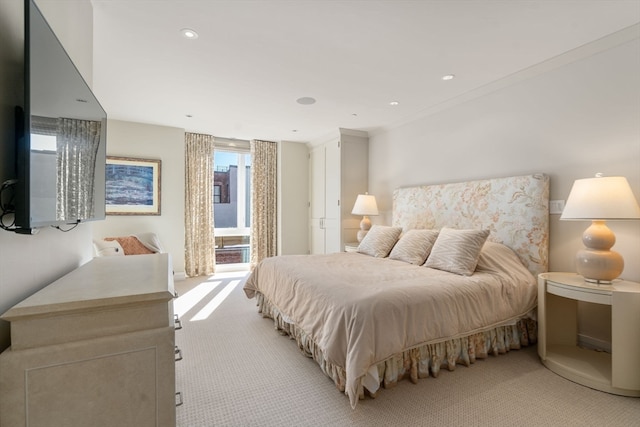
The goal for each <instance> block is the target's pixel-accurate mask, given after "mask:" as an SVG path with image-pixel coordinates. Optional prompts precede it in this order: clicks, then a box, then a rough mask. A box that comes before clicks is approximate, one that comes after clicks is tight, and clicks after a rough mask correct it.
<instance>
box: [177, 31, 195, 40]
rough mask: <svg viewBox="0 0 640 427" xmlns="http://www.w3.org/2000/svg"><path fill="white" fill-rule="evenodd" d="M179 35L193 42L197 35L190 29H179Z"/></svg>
mask: <svg viewBox="0 0 640 427" xmlns="http://www.w3.org/2000/svg"><path fill="white" fill-rule="evenodd" d="M180 34H182V36H183V37H185V38H187V39H190V40H195V39H197V38H198V33H196V32H195V30H192V29H191V28H183V29H181V30H180Z"/></svg>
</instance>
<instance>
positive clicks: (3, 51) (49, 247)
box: [0, 0, 93, 350]
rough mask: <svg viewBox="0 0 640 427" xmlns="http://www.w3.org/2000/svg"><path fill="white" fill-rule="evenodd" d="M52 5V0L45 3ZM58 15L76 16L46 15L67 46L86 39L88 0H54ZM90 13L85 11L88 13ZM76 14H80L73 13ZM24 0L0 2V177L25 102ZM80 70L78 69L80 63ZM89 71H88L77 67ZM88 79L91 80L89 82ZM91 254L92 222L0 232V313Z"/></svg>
mask: <svg viewBox="0 0 640 427" xmlns="http://www.w3.org/2000/svg"><path fill="white" fill-rule="evenodd" d="M38 3H39V4H40V2H38ZM49 3H51V2H49ZM56 8H57V11H58V12H59V14H56V16H64V15H67V14H68V15H72V16H74V17H75V18H74V19H73V20H71V21H67V22H65V23H64V24H60V22H59V21H58V20H56V16H53V17H52V16H49V15H48V14H47V13H46V12H45V10H46V9H45V8H43V9H45V10H43V13H44V14H45V17H46V18H47V19H48V20H50V21H51V24H52V27H54V28H56V27H59V26H65V29H66V30H65V35H64V36H59V39H60V40H61V42H62V43H63V44H64V45H65V46H67V45H68V44H73V43H71V42H70V40H72V39H74V38H82V37H86V34H87V31H88V32H89V34H90V33H91V30H92V28H93V25H92V21H91V4H90V2H89V0H80V1H77V2H74V3H73V4H71V3H70V2H61V3H59V4H58V3H57V2H56ZM87 11H89V13H87ZM78 13H79V14H78ZM23 19H24V18H23V3H22V1H17V0H16V1H0V94H1V95H0V159H1V160H0V181H1V182H4V181H5V180H7V179H10V178H13V177H15V171H14V163H13V159H14V156H15V150H14V144H15V139H14V138H15V135H14V134H15V132H14V107H15V106H16V105H21V106H22V105H24V95H23V90H24V78H23V66H24V57H23V44H24V25H23V22H24V21H23ZM69 54H70V56H71V58H72V59H73V60H74V62H77V63H91V61H92V59H91V58H92V50H91V46H86V45H84V46H82V47H78V48H76V49H73V50H72V51H69ZM79 68H80V67H79ZM81 71H83V72H90V70H86V69H85V70H81ZM88 81H90V80H88ZM90 258H91V225H90V224H82V225H80V226H78V227H77V228H76V229H74V230H73V231H70V232H68V233H62V232H60V231H57V230H54V229H52V228H44V229H42V230H41V231H40V232H39V233H38V234H37V235H34V236H24V235H17V234H14V233H10V232H7V231H2V230H0V313H4V312H5V311H6V310H7V309H9V308H10V307H11V306H13V305H14V304H16V303H18V302H20V301H21V300H23V299H24V298H26V297H28V296H29V295H31V294H33V293H34V292H36V291H38V290H39V289H41V288H43V287H44V286H46V285H48V284H49V283H51V282H52V281H54V280H56V279H58V278H59V277H61V276H63V275H65V274H66V273H68V272H70V271H71V270H73V269H75V268H77V267H79V266H80V265H82V264H83V263H85V262H87V261H88V260H89V259H90ZM8 345H9V324H8V323H7V322H4V321H0V350H2V349H4V348H5V347H7V346H8Z"/></svg>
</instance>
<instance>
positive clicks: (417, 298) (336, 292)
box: [244, 174, 549, 408]
mask: <svg viewBox="0 0 640 427" xmlns="http://www.w3.org/2000/svg"><path fill="white" fill-rule="evenodd" d="M548 199H549V179H548V177H547V176H545V175H542V174H535V175H526V176H517V177H508V178H495V179H488V180H478V181H469V182H461V183H449V184H440V185H428V186H419V187H408V188H400V189H397V190H395V191H394V193H393V220H392V225H391V226H382V225H376V226H374V227H372V229H371V231H370V232H369V234H368V235H367V236H366V237H365V239H364V240H363V241H362V242H361V244H360V245H359V247H358V252H355V253H352V252H350V253H335V254H326V255H288V256H278V257H272V258H267V259H265V260H263V261H262V262H261V263H259V264H258V265H257V266H256V268H255V269H254V270H253V271H252V273H251V275H250V276H249V277H248V279H247V281H246V283H245V285H244V291H245V293H246V295H247V297H249V298H256V300H257V304H258V307H259V308H258V311H259V313H261V314H262V315H263V316H265V317H269V318H272V319H273V321H274V325H275V327H276V329H278V330H279V331H280V332H281V333H284V334H287V335H289V336H290V337H291V338H292V339H295V340H296V342H297V343H298V346H299V348H300V349H301V350H302V351H303V352H304V353H305V354H306V355H307V356H309V357H312V358H313V359H314V360H315V361H316V362H317V363H318V364H319V365H320V367H321V369H322V371H323V372H324V373H325V374H326V375H327V376H329V377H330V378H331V379H332V380H333V381H334V383H335V384H336V386H337V387H338V389H339V390H341V391H344V392H345V393H346V394H347V395H348V397H349V401H350V404H351V406H352V407H354V408H355V406H356V404H357V402H358V400H359V399H361V398H363V397H364V396H365V395H370V396H373V397H375V396H376V394H377V393H378V391H379V390H380V388H381V387H382V388H388V387H392V386H394V385H395V384H396V383H397V382H398V381H399V380H401V379H403V378H409V379H411V381H414V382H415V381H417V380H418V379H419V378H424V377H427V376H429V375H431V376H434V377H435V376H437V375H438V373H439V371H440V370H441V369H442V368H446V369H448V370H454V369H455V366H456V364H463V365H467V366H469V365H470V364H472V363H474V362H475V360H476V359H477V358H483V357H487V355H489V354H495V355H497V354H501V353H506V352H508V351H509V350H512V349H518V348H521V346H526V345H529V344H532V343H535V342H536V339H537V336H536V322H535V308H536V305H537V301H536V295H537V286H536V277H537V275H538V274H539V273H541V272H544V271H546V270H547V256H548V233H549V224H548V218H549V211H548V205H549V203H548V202H549V200H548Z"/></svg>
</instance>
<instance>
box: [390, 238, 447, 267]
mask: <svg viewBox="0 0 640 427" xmlns="http://www.w3.org/2000/svg"><path fill="white" fill-rule="evenodd" d="M437 237H438V231H437V230H409V231H407V232H406V233H405V234H404V236H402V237H401V238H400V240H398V243H396V245H395V246H394V247H393V249H392V250H391V253H390V254H389V258H390V259H395V260H398V261H404V262H408V263H409V264H415V265H422V264H424V261H425V260H426V259H427V257H428V256H429V253H430V252H431V248H433V244H434V243H435V242H436V239H437Z"/></svg>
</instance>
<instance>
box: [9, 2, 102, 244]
mask: <svg viewBox="0 0 640 427" xmlns="http://www.w3.org/2000/svg"><path fill="white" fill-rule="evenodd" d="M24 46H25V55H24V61H25V100H24V109H23V111H20V109H19V108H18V109H17V113H16V114H17V120H16V123H17V129H16V135H17V145H16V172H17V183H16V186H15V225H16V231H20V230H22V232H25V231H26V232H30V231H31V230H32V229H34V228H38V227H43V226H48V225H54V226H55V225H57V226H60V225H63V224H78V223H80V222H84V221H90V220H96V219H104V217H105V163H106V121H107V114H106V113H105V111H104V109H103V108H102V106H101V105H100V103H99V102H98V100H97V99H96V97H95V96H94V95H93V93H92V92H91V89H90V88H89V86H88V85H87V83H86V82H85V80H84V79H83V77H82V75H81V74H80V72H79V71H78V69H77V68H76V67H75V65H74V64H73V62H72V61H71V59H70V58H69V55H68V54H67V53H66V51H65V49H64V48H63V46H62V44H61V43H60V41H59V40H58V38H57V37H56V35H55V33H54V32H53V31H52V29H51V27H50V26H49V24H48V23H47V21H46V19H45V18H44V16H43V15H42V13H41V12H40V10H39V9H38V7H37V6H36V4H35V2H34V0H25V43H24Z"/></svg>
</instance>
